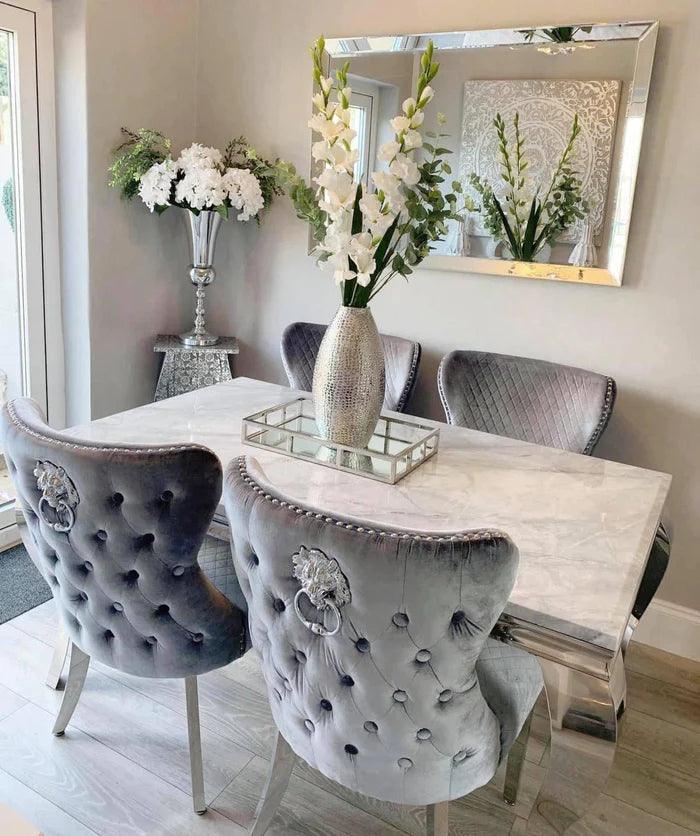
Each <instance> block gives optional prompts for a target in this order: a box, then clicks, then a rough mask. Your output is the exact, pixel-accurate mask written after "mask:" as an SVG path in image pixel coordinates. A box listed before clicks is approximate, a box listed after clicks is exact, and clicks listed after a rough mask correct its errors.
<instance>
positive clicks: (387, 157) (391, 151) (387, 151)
mask: <svg viewBox="0 0 700 836" xmlns="http://www.w3.org/2000/svg"><path fill="white" fill-rule="evenodd" d="M400 150H401V146H400V145H399V143H398V142H397V141H396V140H395V139H390V140H389V141H388V142H385V143H383V144H382V145H380V147H379V153H378V154H377V157H378V158H379V159H380V160H382V161H383V162H385V163H390V162H391V161H392V160H393V159H394V157H395V156H396V155H397V154H398V153H399V151H400Z"/></svg>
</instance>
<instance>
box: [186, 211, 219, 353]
mask: <svg viewBox="0 0 700 836" xmlns="http://www.w3.org/2000/svg"><path fill="white" fill-rule="evenodd" d="M182 211H183V212H186V213H187V216H186V222H187V224H188V226H189V231H190V234H191V251H190V254H191V256H192V264H190V280H191V281H192V284H193V285H194V286H195V287H196V288H197V290H196V293H195V295H196V299H197V302H196V307H195V312H194V326H193V328H192V330H191V331H188V332H187V333H186V334H180V340H181V341H182V342H183V343H185V345H215V344H216V343H217V342H218V341H219V338H218V337H215V336H213V335H212V334H210V333H209V332H208V331H207V328H206V311H205V308H204V304H205V294H206V291H205V288H206V287H207V285H210V284H211V283H212V282H213V281H214V278H215V276H216V271H215V270H214V249H215V247H216V236H217V235H218V233H219V227H220V226H221V215H219V213H218V212H214V211H213V210H212V209H202V211H201V212H200V213H199V214H198V215H195V214H194V212H190V210H189V209H183V210H182Z"/></svg>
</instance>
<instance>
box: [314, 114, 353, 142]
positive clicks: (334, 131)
mask: <svg viewBox="0 0 700 836" xmlns="http://www.w3.org/2000/svg"><path fill="white" fill-rule="evenodd" d="M307 124H308V126H309V127H310V128H311V130H312V131H315V132H316V133H317V134H321V136H322V137H323V138H324V139H325V140H326V141H329V140H331V139H337V138H338V136H339V135H340V134H341V133H342V132H343V131H344V130H345V129H346V128H345V125H344V124H343V123H342V122H334V121H333V120H332V119H327V118H326V116H325V115H324V114H323V113H316V114H315V115H314V116H312V117H311V119H309V121H308V123H307Z"/></svg>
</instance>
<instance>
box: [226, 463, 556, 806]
mask: <svg viewBox="0 0 700 836" xmlns="http://www.w3.org/2000/svg"><path fill="white" fill-rule="evenodd" d="M224 502H225V505H226V512H227V514H228V517H229V520H230V523H231V529H232V532H233V554H234V562H235V565H236V571H237V573H238V577H239V580H240V582H241V587H242V590H243V593H244V595H245V598H246V600H247V603H248V613H249V628H250V633H251V638H252V642H253V645H254V647H255V648H256V650H257V651H258V652H259V654H260V656H261V659H262V671H263V675H264V677H265V681H266V683H267V687H268V693H269V698H270V704H271V707H272V713H273V717H274V719H275V722H276V724H277V727H278V729H279V730H280V732H281V734H282V735H283V737H284V738H285V739H286V740H287V742H288V743H289V744H290V746H291V747H292V749H293V750H294V751H295V752H296V754H297V755H299V756H300V757H301V758H303V759H304V760H305V761H306V762H307V763H309V764H310V765H311V766H313V767H314V768H316V769H318V770H319V771H320V772H322V773H323V774H324V775H326V776H327V777H329V778H331V779H333V780H335V781H338V782H339V783H340V784H343V785H344V786H346V787H349V788H351V789H353V790H356V791H359V792H361V793H364V794H366V795H370V796H373V797H375V798H379V799H382V800H386V801H392V802H398V803H404V804H433V803H437V802H439V801H444V800H447V799H451V798H458V797H460V796H462V795H465V794H466V793H468V792H471V791H472V790H474V789H476V788H477V787H479V786H482V785H484V784H486V783H487V782H488V781H490V780H491V778H492V777H493V775H494V773H495V771H496V769H497V767H498V764H499V762H500V761H501V760H502V758H503V757H504V756H505V754H506V753H507V751H508V749H509V748H510V746H511V744H512V742H513V740H514V739H515V737H516V736H517V734H518V732H519V731H520V729H521V727H522V725H523V722H524V721H525V719H526V718H527V716H528V715H529V713H530V711H531V709H532V707H533V705H534V703H535V700H536V699H537V696H538V694H539V693H540V690H541V687H542V679H541V674H540V669H539V664H538V662H537V660H536V659H535V658H534V657H532V656H530V655H529V654H527V653H524V652H523V651H520V650H518V649H516V648H513V647H509V646H505V645H501V644H499V643H498V642H496V641H495V640H493V639H490V638H489V634H490V632H491V629H492V628H493V626H494V624H495V622H496V620H497V618H498V617H499V615H500V614H501V612H502V610H503V608H504V606H505V603H506V601H507V600H508V597H509V594H510V592H511V589H512V587H513V584H514V582H515V577H516V572H517V566H518V553H517V549H516V547H515V546H514V544H513V543H512V542H511V541H510V540H509V538H508V537H507V536H506V535H504V534H501V533H498V532H490V531H471V532H458V533H456V534H454V535H432V536H431V535H419V534H413V533H411V532H407V531H401V530H387V531H378V530H375V529H374V528H373V527H372V526H371V525H370V524H368V523H366V522H362V521H360V520H352V519H350V518H346V519H332V518H330V517H326V516H324V515H323V514H320V513H318V512H317V511H315V510H314V509H311V508H302V507H298V506H296V505H294V503H293V502H291V501H290V500H288V499H285V498H284V496H282V495H281V494H279V493H277V492H276V491H275V489H274V488H272V487H270V486H269V485H268V484H266V482H265V477H264V474H262V473H261V471H260V470H259V468H258V466H257V465H256V464H255V462H250V463H249V464H246V461H245V460H244V459H243V458H241V459H238V460H235V461H233V462H232V463H231V464H230V465H229V467H228V468H227V472H226V477H225V485H224ZM302 547H305V548H306V549H308V550H320V552H321V553H322V554H323V555H324V556H325V557H326V558H328V559H331V560H333V559H334V560H336V561H337V563H338V567H339V569H340V571H341V572H342V573H343V575H344V577H345V578H346V579H347V583H348V586H349V592H350V600H349V601H348V602H347V603H345V605H344V606H342V607H340V608H339V612H340V615H341V626H340V631H339V632H338V633H337V635H334V636H328V635H325V636H324V635H317V634H315V633H314V632H313V631H312V630H311V629H309V628H308V626H305V625H304V623H303V622H302V621H301V619H300V618H299V617H298V615H297V613H296V612H295V607H294V601H295V596H296V594H297V592H298V590H299V589H300V582H299V581H298V580H297V578H296V577H295V576H294V574H293V571H294V570H293V555H295V554H298V553H299V552H300V550H301V549H302ZM316 553H318V552H316ZM302 611H303V615H304V617H305V618H307V619H309V620H310V621H312V622H323V620H324V618H325V623H326V624H327V626H329V627H330V626H332V624H333V616H332V615H324V613H327V612H328V611H327V610H323V611H322V610H317V609H316V608H315V607H313V606H312V605H311V604H308V605H307V607H306V609H304V608H303V607H302Z"/></svg>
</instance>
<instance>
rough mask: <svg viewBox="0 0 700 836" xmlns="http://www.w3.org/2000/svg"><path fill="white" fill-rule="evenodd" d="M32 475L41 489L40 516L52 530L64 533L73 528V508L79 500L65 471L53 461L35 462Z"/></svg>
mask: <svg viewBox="0 0 700 836" xmlns="http://www.w3.org/2000/svg"><path fill="white" fill-rule="evenodd" d="M34 475H35V476H36V485H37V487H38V488H39V490H40V491H41V499H40V500H39V514H40V515H41V518H42V519H43V520H44V522H45V523H46V525H48V526H49V527H50V528H53V530H54V531H58V532H59V533H62V534H65V533H66V532H68V531H70V530H71V528H73V523H74V522H75V509H76V508H77V507H78V503H79V502H80V497H79V496H78V491H77V490H76V489H75V485H74V484H73V482H72V481H71V479H70V477H69V476H68V474H67V473H66V471H65V470H64V469H63V468H62V467H59V466H58V465H55V464H53V462H37V463H36V467H35V468H34ZM49 509H51V510H49Z"/></svg>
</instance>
